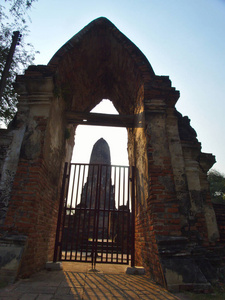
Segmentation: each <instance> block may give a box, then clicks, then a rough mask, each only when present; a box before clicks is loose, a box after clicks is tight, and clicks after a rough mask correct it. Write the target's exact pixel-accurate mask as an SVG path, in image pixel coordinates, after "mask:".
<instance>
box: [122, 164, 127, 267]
mask: <svg viewBox="0 0 225 300" xmlns="http://www.w3.org/2000/svg"><path fill="white" fill-rule="evenodd" d="M122 170H123V176H122V177H123V178H122V179H123V185H122V198H123V203H122V233H121V244H122V245H121V262H122V263H123V253H124V231H125V228H124V227H125V226H124V222H125V218H126V214H125V209H124V192H125V167H123V168H122ZM121 183H122V182H121Z"/></svg>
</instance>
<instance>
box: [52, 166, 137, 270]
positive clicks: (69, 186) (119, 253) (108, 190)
mask: <svg viewBox="0 0 225 300" xmlns="http://www.w3.org/2000/svg"><path fill="white" fill-rule="evenodd" d="M133 197H134V168H129V167H125V166H111V165H97V164H95V165H94V164H74V163H71V164H70V165H69V166H68V164H67V163H66V164H65V168H64V176H63V184H62V191H61V201H60V208H59V217H58V224H57V232H56V242H55V252H54V259H53V260H54V261H57V260H60V261H78V262H91V263H92V266H93V265H94V266H95V264H96V263H114V264H129V261H131V265H132V266H133V265H134V200H133Z"/></svg>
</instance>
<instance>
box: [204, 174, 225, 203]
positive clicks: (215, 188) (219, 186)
mask: <svg viewBox="0 0 225 300" xmlns="http://www.w3.org/2000/svg"><path fill="white" fill-rule="evenodd" d="M208 181H209V187H210V194H211V199H212V201H213V202H217V203H218V202H224V201H225V175H223V174H221V173H220V172H218V171H216V170H211V171H210V172H209V173H208ZM224 203H225V202H224Z"/></svg>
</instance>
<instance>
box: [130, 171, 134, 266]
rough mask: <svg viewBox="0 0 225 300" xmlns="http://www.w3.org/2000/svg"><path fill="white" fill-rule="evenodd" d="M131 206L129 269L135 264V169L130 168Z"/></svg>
mask: <svg viewBox="0 0 225 300" xmlns="http://www.w3.org/2000/svg"><path fill="white" fill-rule="evenodd" d="M131 206H132V229H131V267H134V264H135V167H132V187H131Z"/></svg>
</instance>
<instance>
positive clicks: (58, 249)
mask: <svg viewBox="0 0 225 300" xmlns="http://www.w3.org/2000/svg"><path fill="white" fill-rule="evenodd" d="M71 165H85V166H90V165H91V164H79V163H78V164H76V163H68V162H66V163H65V165H64V172H63V179H62V187H61V193H60V202H59V210H58V221H57V228H56V238H55V247H54V255H53V262H54V263H55V262H57V261H58V260H59V261H61V253H62V240H63V239H62V236H63V229H64V225H65V214H66V208H65V204H67V200H66V202H65V197H66V199H67V195H68V188H69V180H70V166H71ZM110 167H113V166H110ZM114 167H126V168H130V171H129V182H131V188H130V196H131V212H132V213H131V219H130V221H129V222H130V224H131V232H130V236H131V237H130V244H131V250H130V255H131V257H130V258H129V255H128V260H127V261H128V263H125V264H129V262H130V263H131V267H134V265H135V167H134V166H132V167H129V166H114ZM68 170H69V173H68V174H67V172H68ZM67 179H68V181H67V182H66V180H67ZM64 211H65V212H64ZM96 228H97V226H96ZM94 230H95V226H94ZM95 244H96V245H95ZM95 244H94V243H93V247H97V243H95ZM95 253H96V251H95ZM117 254H118V253H117ZM66 261H73V262H79V261H77V260H72V259H71V260H66ZM80 262H86V263H90V261H80ZM96 263H109V264H121V263H118V262H98V261H96V255H95V256H93V257H92V266H93V265H94V266H95V264H96Z"/></svg>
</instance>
